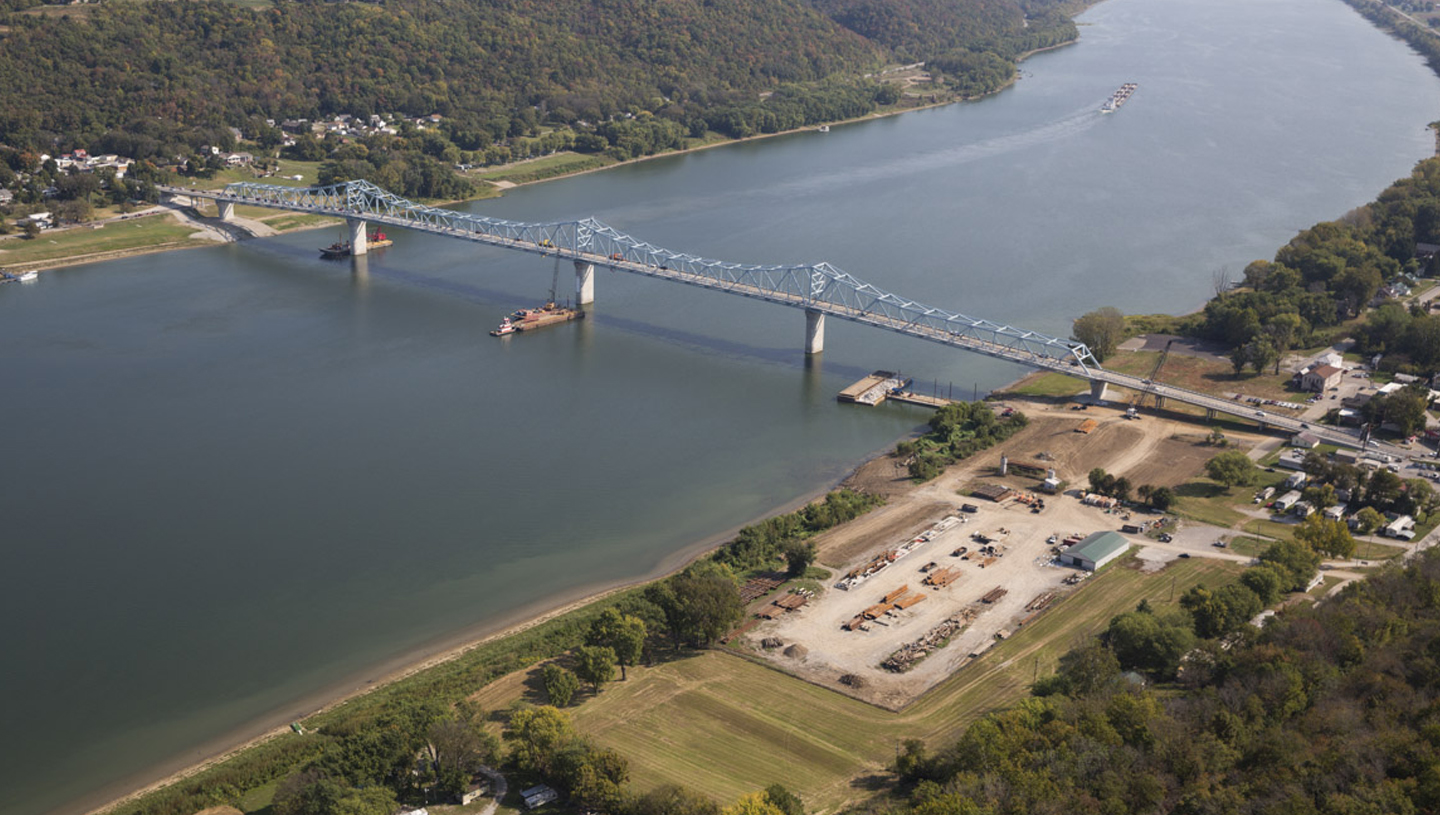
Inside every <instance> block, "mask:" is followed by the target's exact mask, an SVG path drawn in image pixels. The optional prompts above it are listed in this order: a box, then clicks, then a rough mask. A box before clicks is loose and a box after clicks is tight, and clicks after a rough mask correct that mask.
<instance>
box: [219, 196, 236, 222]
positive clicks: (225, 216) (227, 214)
mask: <svg viewBox="0 0 1440 815" xmlns="http://www.w3.org/2000/svg"><path fill="white" fill-rule="evenodd" d="M215 209H217V210H219V211H220V220H222V221H228V220H230V219H232V218H234V217H235V202H234V201H216V202H215Z"/></svg>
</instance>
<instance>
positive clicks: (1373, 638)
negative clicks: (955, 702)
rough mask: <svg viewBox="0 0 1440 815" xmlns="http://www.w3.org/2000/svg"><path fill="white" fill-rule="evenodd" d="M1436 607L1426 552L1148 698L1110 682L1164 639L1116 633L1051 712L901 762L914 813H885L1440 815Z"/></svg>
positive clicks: (1047, 701) (1195, 657) (1434, 577)
mask: <svg viewBox="0 0 1440 815" xmlns="http://www.w3.org/2000/svg"><path fill="white" fill-rule="evenodd" d="M1437 590H1440V556H1437V554H1436V553H1435V552H1434V551H1431V552H1429V553H1428V555H1427V556H1426V557H1423V558H1422V559H1420V560H1419V561H1418V562H1417V563H1415V564H1414V565H1412V566H1410V567H1409V568H1408V569H1406V570H1404V571H1401V570H1400V569H1398V568H1397V569H1392V570H1387V571H1385V572H1383V573H1381V574H1379V575H1376V576H1374V577H1371V578H1370V579H1369V580H1366V581H1364V582H1362V583H1356V584H1353V585H1352V586H1351V587H1350V588H1349V589H1347V590H1346V591H1345V592H1344V593H1343V594H1342V595H1341V596H1340V597H1339V598H1338V599H1337V600H1334V601H1331V602H1327V603H1324V604H1322V605H1320V606H1317V607H1315V608H1313V609H1301V608H1291V609H1290V610H1288V611H1287V612H1285V613H1284V614H1283V615H1281V617H1280V618H1278V619H1277V620H1275V621H1274V622H1272V623H1271V624H1270V625H1268V626H1266V627H1265V629H1264V631H1263V632H1261V631H1257V630H1255V629H1254V628H1251V627H1249V626H1242V628H1241V630H1240V631H1238V632H1237V633H1235V634H1233V635H1231V636H1230V637H1229V638H1228V639H1226V640H1225V644H1224V645H1223V646H1221V645H1219V644H1218V643H1217V642H1216V641H1211V642H1209V643H1207V644H1203V645H1201V646H1200V647H1199V648H1198V649H1197V650H1193V651H1189V652H1188V653H1186V651H1187V650H1188V648H1189V646H1188V645H1186V646H1182V648H1181V649H1180V653H1186V656H1185V657H1184V660H1183V663H1182V665H1181V671H1180V679H1179V680H1178V682H1177V683H1175V684H1174V685H1171V686H1170V687H1167V688H1165V689H1164V690H1160V691H1156V690H1151V689H1144V688H1141V687H1139V686H1137V685H1136V684H1135V683H1134V682H1132V681H1129V680H1128V679H1127V678H1126V677H1124V676H1122V675H1121V670H1122V669H1125V668H1131V667H1140V666H1139V665H1136V664H1135V663H1136V661H1137V660H1136V657H1135V656H1134V654H1135V653H1137V651H1136V649H1134V648H1133V647H1129V646H1133V645H1134V642H1133V641H1134V640H1136V632H1142V631H1149V632H1151V633H1150V635H1149V640H1150V641H1153V643H1154V644H1156V645H1161V646H1163V645H1164V644H1165V642H1166V640H1165V639H1164V637H1163V636H1156V632H1161V633H1162V634H1163V632H1164V630H1165V627H1166V625H1167V624H1168V623H1166V621H1164V620H1162V621H1161V622H1160V623H1159V624H1155V623H1152V624H1150V625H1149V627H1148V629H1142V628H1141V627H1138V626H1135V625H1133V624H1121V623H1119V622H1117V623H1112V624H1111V630H1110V632H1109V633H1108V634H1107V638H1106V641H1104V642H1092V643H1089V644H1086V645H1082V646H1079V647H1078V648H1077V649H1076V650H1074V651H1072V652H1071V653H1070V654H1069V655H1068V656H1067V657H1066V658H1065V659H1064V660H1062V668H1061V672H1060V674H1059V675H1058V676H1057V677H1056V678H1055V679H1053V680H1049V681H1044V682H1042V683H1041V685H1040V686H1039V688H1038V690H1040V691H1041V692H1047V691H1048V692H1050V695H1048V696H1044V697H1039V698H1034V699H1030V700H1027V701H1026V702H1024V703H1023V704H1021V705H1019V706H1017V707H1015V708H1014V709H1012V710H1008V711H1005V712H1003V713H997V714H994V715H992V716H989V717H987V718H986V719H983V720H981V721H979V722H977V723H976V724H974V725H973V726H971V727H970V728H969V730H968V731H967V732H966V734H965V735H964V737H962V738H961V739H960V740H959V741H958V742H957V743H955V744H953V745H948V746H946V747H944V748H943V749H941V750H939V751H938V752H936V753H933V754H931V753H927V752H926V751H925V750H924V748H923V747H922V746H921V745H919V744H918V743H915V744H912V745H910V746H909V748H908V749H907V751H906V752H905V754H904V755H902V756H901V759H900V761H899V767H900V770H901V771H902V773H903V775H904V776H905V778H906V779H907V780H908V782H909V784H910V801H909V806H908V807H905V808H903V809H902V810H900V812H898V813H897V812H895V811H894V810H889V813H890V815H992V814H993V815H999V813H1024V815H1045V813H1057V815H1058V814H1059V813H1065V815H1079V814H1081V813H1122V812H1124V813H1138V812H1154V813H1195V814H1196V815H1199V813H1236V815H1239V814H1240V813H1252V812H1253V813H1262V812H1268V813H1279V812H1284V813H1290V814H1291V815H1306V814H1307V813H1336V814H1337V815H1338V813H1389V814H1390V815H1404V813H1423V812H1436V811H1440V729H1437V724H1440V721H1437V718H1436V717H1437V712H1440V706H1437V702H1440V670H1437V666H1440V663H1437V660H1436V657H1437V650H1436V644H1437V642H1440V604H1437V602H1436V599H1437V597H1440V593H1437ZM1145 616H1149V612H1148V611H1146V610H1143V609H1142V610H1141V611H1139V612H1136V613H1135V614H1131V615H1122V617H1120V618H1117V621H1124V620H1125V619H1126V618H1133V617H1145ZM1142 639H1143V636H1142ZM1121 645H1126V646H1127V647H1124V648H1121V647H1118V646H1121Z"/></svg>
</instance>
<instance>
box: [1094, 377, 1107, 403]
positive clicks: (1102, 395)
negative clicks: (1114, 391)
mask: <svg viewBox="0 0 1440 815" xmlns="http://www.w3.org/2000/svg"><path fill="white" fill-rule="evenodd" d="M1090 398H1091V399H1094V400H1095V401H1097V402H1104V401H1105V400H1107V399H1109V398H1110V393H1109V392H1108V391H1106V390H1105V380H1103V379H1092V380H1090Z"/></svg>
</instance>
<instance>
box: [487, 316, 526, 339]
mask: <svg viewBox="0 0 1440 815" xmlns="http://www.w3.org/2000/svg"><path fill="white" fill-rule="evenodd" d="M518 330H519V329H517V328H515V324H514V323H512V322H510V318H509V317H506V318H505V319H503V320H501V321H500V326H499V327H498V328H496V329H495V330H494V331H491V332H490V336H492V337H503V336H505V335H506V334H514V333H515V332H516V331H518Z"/></svg>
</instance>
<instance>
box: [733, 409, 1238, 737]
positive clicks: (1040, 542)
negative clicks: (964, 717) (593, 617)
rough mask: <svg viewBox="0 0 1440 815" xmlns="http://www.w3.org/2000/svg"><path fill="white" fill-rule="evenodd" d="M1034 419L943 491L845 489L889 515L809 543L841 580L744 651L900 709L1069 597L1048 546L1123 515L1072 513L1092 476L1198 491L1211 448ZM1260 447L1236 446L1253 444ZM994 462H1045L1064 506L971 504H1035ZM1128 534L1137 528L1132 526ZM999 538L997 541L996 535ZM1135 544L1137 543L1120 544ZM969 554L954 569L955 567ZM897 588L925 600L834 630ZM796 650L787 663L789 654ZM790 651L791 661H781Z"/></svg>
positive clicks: (897, 475) (889, 471)
mask: <svg viewBox="0 0 1440 815" xmlns="http://www.w3.org/2000/svg"><path fill="white" fill-rule="evenodd" d="M1016 406H1017V407H1020V408H1022V409H1023V410H1024V411H1025V413H1026V415H1028V416H1029V417H1030V420H1031V421H1030V426H1029V427H1027V428H1026V429H1025V430H1024V431H1023V432H1021V433H1020V434H1018V435H1016V436H1015V437H1014V438H1012V439H1010V440H1009V441H1007V442H1006V443H1005V444H1004V445H1002V446H1001V448H999V449H992V450H989V451H985V452H983V453H981V454H979V455H977V456H975V457H974V458H972V459H971V460H969V461H965V462H961V463H960V464H957V465H956V466H954V467H952V468H951V469H950V470H949V471H947V472H946V473H945V474H944V475H942V476H941V477H940V478H937V479H935V480H934V481H932V482H930V483H928V484H925V485H922V486H919V487H915V486H913V485H909V484H908V481H907V479H905V477H904V470H903V468H902V467H901V466H900V463H899V462H897V461H896V460H895V459H893V458H888V457H886V458H881V459H877V460H875V461H872V462H870V463H869V464H867V465H866V466H865V467H863V468H862V469H861V470H860V471H858V472H857V473H856V474H855V476H854V477H852V478H851V479H850V481H849V482H847V485H848V486H851V487H854V488H859V489H866V490H870V491H873V492H879V493H882V494H885V495H886V496H887V497H888V498H889V499H890V502H889V503H888V504H887V505H886V506H884V507H881V508H880V509H878V510H876V511H874V512H872V513H870V514H869V515H866V516H865V517H863V518H860V519H858V520H856V521H853V522H851V523H849V524H846V525H844V526H841V527H839V528H837V529H835V530H832V531H831V532H828V533H826V534H824V535H822V536H820V537H819V538H817V540H816V543H817V545H818V546H819V548H820V561H821V562H822V563H824V564H825V565H827V566H829V567H831V568H833V569H837V570H838V571H837V573H836V574H835V576H834V577H833V578H832V579H831V580H830V581H828V582H827V585H826V586H825V587H824V590H823V591H822V592H820V593H819V594H818V595H817V597H816V598H815V599H814V600H812V601H811V602H810V603H809V604H808V605H807V606H806V607H804V608H802V609H800V610H799V611H794V612H789V613H787V614H785V615H783V616H782V617H780V618H779V619H776V620H774V621H769V622H763V623H761V624H759V625H757V626H754V627H752V628H750V629H749V631H748V632H747V635H746V641H747V643H748V645H749V646H750V647H753V648H754V649H755V651H756V652H757V653H760V654H762V655H763V657H764V658H765V659H767V660H769V661H770V662H772V663H773V664H774V665H775V666H776V667H778V668H780V669H782V670H784V671H787V672H789V673H793V674H796V675H797V676H800V677H802V678H805V679H808V680H810V681H814V682H817V683H819V684H822V685H825V686H828V687H833V688H838V689H840V690H841V691H843V692H845V693H848V694H850V695H852V696H855V697H857V698H860V699H863V700H865V701H868V702H871V703H875V704H879V705H883V706H885V707H889V708H898V707H901V706H904V705H905V704H907V703H909V702H911V701H913V700H914V699H915V698H916V697H918V696H919V695H920V694H921V693H923V692H924V691H925V690H927V689H929V688H930V687H932V686H934V685H935V684H936V683H937V682H939V681H941V680H942V679H944V678H946V677H947V676H950V675H951V674H952V673H954V672H955V671H956V670H957V669H959V668H960V667H962V666H963V665H965V664H966V663H967V662H969V661H970V660H971V659H972V654H979V653H981V652H983V651H984V650H985V649H986V648H988V647H990V646H991V645H992V644H993V643H994V642H995V639H996V636H997V634H1000V633H1002V632H1006V633H1013V632H1014V631H1015V630H1016V629H1017V628H1018V627H1019V626H1020V625H1021V624H1022V621H1024V620H1025V619H1026V618H1027V617H1030V616H1031V614H1032V611H1031V610H1030V609H1029V608H1027V606H1029V605H1030V604H1031V603H1032V601H1034V600H1035V599H1036V598H1037V597H1040V596H1042V595H1045V594H1048V593H1054V594H1055V595H1056V596H1055V599H1054V600H1052V601H1051V602H1050V604H1049V605H1048V606H1047V607H1046V609H1045V610H1044V611H1043V612H1042V613H1051V612H1052V611H1053V609H1055V608H1056V606H1058V605H1060V604H1061V603H1062V602H1063V600H1064V598H1065V596H1066V595H1067V594H1069V593H1070V592H1072V591H1073V590H1074V587H1072V586H1068V585H1066V584H1065V583H1064V580H1065V578H1066V577H1068V576H1070V575H1073V574H1076V570H1074V569H1072V568H1069V567H1061V566H1058V565H1056V564H1055V563H1054V551H1052V550H1055V549H1058V547H1052V546H1050V545H1048V544H1047V542H1046V541H1047V538H1049V537H1050V536H1051V535H1056V534H1058V535H1059V537H1061V538H1062V539H1063V538H1064V537H1065V536H1067V535H1070V534H1080V535H1088V534H1090V533H1091V532H1097V531H1102V530H1116V531H1118V530H1119V528H1120V526H1121V524H1122V523H1123V519H1122V518H1121V517H1120V516H1119V515H1115V514H1108V513H1106V512H1104V511H1102V510H1099V509H1095V508H1093V507H1088V506H1085V505H1083V504H1081V503H1080V501H1079V500H1078V494H1079V493H1078V491H1077V490H1076V488H1077V487H1081V486H1083V485H1084V483H1085V481H1086V475H1087V474H1088V473H1089V471H1090V470H1091V468H1094V467H1103V468H1105V469H1106V470H1107V471H1109V472H1111V473H1115V474H1117V475H1124V476H1127V477H1129V478H1130V480H1131V481H1132V483H1134V484H1137V485H1139V484H1146V483H1148V484H1156V485H1162V484H1163V485H1174V484H1178V483H1181V482H1183V481H1186V480H1188V479H1190V478H1192V477H1194V476H1195V475H1196V474H1197V473H1198V472H1199V471H1200V469H1201V467H1202V466H1203V464H1204V462H1205V461H1206V460H1207V459H1208V458H1210V457H1211V456H1212V455H1214V453H1215V448H1213V447H1208V446H1205V445H1202V444H1200V442H1201V441H1202V440H1203V438H1204V430H1203V429H1201V428H1200V427H1198V426H1196V425H1194V424H1189V423H1184V422H1178V421H1174V420H1170V419H1166V418H1158V417H1155V416H1147V417H1145V418H1143V419H1140V420H1138V421H1132V420H1127V419H1125V418H1123V415H1122V411H1121V410H1119V409H1117V408H1103V407H1092V408H1090V409H1088V410H1084V411H1077V410H1070V409H1069V406H1068V405H1064V404H1048V403H1029V404H1020V403H1016ZM1085 419H1095V420H1097V421H1098V422H1099V427H1098V428H1096V429H1095V430H1094V431H1093V432H1091V433H1090V434H1088V435H1085V434H1080V433H1077V432H1076V431H1075V428H1077V427H1078V426H1079V425H1080V424H1081V422H1083V421H1084V420H1085ZM1258 438H1259V437H1255V438H1249V439H1244V438H1241V439H1237V438H1236V437H1235V434H1232V435H1231V440H1232V441H1237V442H1242V443H1246V444H1248V443H1251V442H1253V441H1256V440H1258ZM1001 452H1005V453H1007V454H1008V455H1009V456H1010V458H1011V459H1012V460H1030V461H1033V460H1035V459H1036V458H1037V457H1038V456H1039V454H1041V453H1044V454H1045V455H1046V456H1047V457H1048V460H1047V462H1046V463H1047V464H1048V465H1049V466H1051V467H1053V469H1055V470H1056V473H1057V475H1058V476H1059V477H1060V478H1061V479H1064V480H1068V481H1069V482H1071V488H1070V490H1069V493H1070V494H1068V495H1064V496H1052V497H1048V498H1047V499H1046V508H1045V510H1044V511H1042V512H1039V513H1034V512H1031V510H1030V507H1029V506H1026V505H1024V504H1020V503H1018V502H1015V501H1009V502H1006V503H1004V504H996V503H992V502H990V501H986V500H983V499H978V498H972V497H968V496H969V492H970V490H972V489H974V488H975V487H976V486H978V485H980V484H985V483H1005V484H1007V485H1009V486H1012V487H1017V488H1020V489H1025V490H1030V491H1033V490H1034V488H1035V486H1036V484H1037V482H1036V481H1035V480H1034V479H1030V478H1025V477H1017V476H1016V475H1014V474H1013V473H1012V474H1011V475H1010V476H1008V477H1006V478H1003V479H1002V478H1000V477H999V476H998V467H997V465H998V463H999V458H1000V454H1001ZM961 503H971V504H975V505H976V506H978V507H979V511H978V512H976V513H973V514H967V513H961V512H959V506H960V504H961ZM949 516H954V517H959V518H965V521H964V522H960V523H956V524H955V525H954V526H953V527H951V528H949V529H946V530H945V531H943V532H940V533H938V534H936V535H935V536H934V538H933V539H932V540H930V541H929V542H927V543H922V544H919V545H918V546H917V547H915V548H914V549H913V550H912V551H911V552H909V553H908V554H906V555H904V556H902V557H901V558H900V559H898V560H896V561H895V562H893V563H892V564H890V565H889V566H888V567H886V568H884V569H883V570H881V571H880V572H878V573H877V574H875V575H874V576H872V577H870V578H869V579H867V580H866V581H864V582H862V583H860V584H859V585H857V586H854V587H853V588H851V589H849V590H841V589H839V588H837V587H836V584H837V582H838V580H839V578H841V577H843V576H844V575H845V574H846V573H847V572H849V571H850V570H851V569H854V568H856V567H860V566H863V565H865V564H867V563H869V562H870V561H871V560H872V559H873V558H875V557H876V556H878V555H880V554H881V553H882V552H884V551H886V550H888V549H892V548H895V547H897V546H899V545H901V544H904V543H906V542H908V541H911V540H913V539H915V538H916V537H917V536H919V535H920V534H921V533H923V532H925V531H926V530H928V529H930V528H932V526H933V525H935V524H936V523H937V522H941V521H942V519H944V518H946V517H949ZM1136 520H1141V518H1137V519H1136ZM1001 530H1004V531H1003V532H1002V531H1001ZM976 532H981V533H984V534H986V535H987V536H989V537H991V538H993V539H995V541H996V542H997V544H998V545H999V546H1000V547H1003V551H1002V553H1001V554H1000V556H999V557H996V558H995V559H994V560H993V561H991V562H990V563H989V565H987V566H983V567H982V566H981V565H980V563H981V562H982V559H983V558H982V557H981V556H979V552H978V550H979V548H980V546H981V545H982V544H981V543H979V542H977V541H975V540H972V535H973V534H974V533H976ZM1130 537H1131V540H1132V541H1133V542H1134V543H1136V544H1137V545H1138V544H1141V543H1143V542H1145V539H1144V538H1142V537H1140V536H1130ZM960 547H966V548H967V552H965V553H964V555H960V554H956V553H957V552H958V550H959V549H960ZM1171 557H1173V555H1171V554H1166V555H1161V556H1158V557H1153V558H1149V560H1150V561H1151V562H1148V563H1146V564H1145V566H1146V568H1147V569H1151V570H1153V569H1158V568H1163V567H1164V565H1165V563H1166V562H1167V561H1169V560H1170V559H1171ZM931 563H934V564H936V565H935V567H934V568H933V569H931V570H930V571H937V570H940V569H945V568H952V567H953V568H959V570H960V572H961V575H960V577H959V579H958V580H956V581H955V582H953V583H951V584H950V585H949V586H947V587H945V588H938V589H937V588H932V587H929V586H925V585H922V580H924V578H925V577H926V576H927V573H928V572H922V567H926V566H927V565H929V564H931ZM902 587H905V588H908V589H909V592H910V593H911V594H915V593H920V594H923V595H924V597H925V599H924V600H923V601H920V602H919V603H918V604H916V605H913V606H911V607H910V608H908V609H905V610H899V609H896V610H893V611H891V612H889V613H887V614H886V615H884V616H882V617H880V618H879V619H877V620H873V621H870V622H869V623H867V624H866V629H867V630H854V631H847V630H844V628H843V626H844V625H845V623H847V622H848V621H850V620H852V619H853V618H855V617H856V615H859V614H860V613H861V612H862V611H863V610H864V609H866V608H869V607H870V606H873V605H875V604H877V603H880V602H881V601H882V599H883V598H884V597H885V596H886V595H888V594H890V593H892V592H895V591H897V590H899V589H901V588H902ZM995 588H1003V589H1005V590H1006V593H1005V594H1004V596H1003V597H1001V598H999V599H998V600H996V601H995V602H993V603H984V602H982V601H981V597H982V596H984V595H985V594H987V593H989V592H991V591H992V590H993V589H995ZM967 609H969V610H971V611H972V612H973V613H974V619H973V620H972V621H970V622H968V623H967V624H966V625H964V627H962V628H961V629H960V630H959V631H958V633H956V634H954V635H953V636H952V637H951V639H950V642H949V644H948V645H947V646H945V647H943V648H940V649H939V650H934V651H932V652H931V653H930V654H929V655H928V656H927V657H925V658H924V659H923V660H921V661H920V662H918V663H916V664H914V665H913V666H912V667H911V668H910V669H909V670H908V671H906V672H904V673H895V672H891V671H887V670H885V669H883V668H881V667H880V665H881V663H882V662H884V661H885V660H886V659H887V658H888V657H889V656H890V655H891V654H892V653H894V652H895V651H897V650H898V649H900V648H901V647H902V646H904V645H906V644H909V643H912V642H914V641H916V640H918V639H920V638H921V637H923V636H925V635H926V634H927V633H929V632H930V631H932V629H934V628H936V627H937V626H939V625H940V624H941V623H943V622H945V621H946V620H947V619H950V618H952V617H955V616H956V615H961V614H962V613H964V612H965V611H966V610H967ZM766 639H770V640H772V645H773V640H779V641H780V643H781V645H780V646H779V647H771V648H764V647H763V646H762V641H763V640H766ZM792 645H799V646H800V648H798V649H792V648H791V647H790V646H792ZM787 651H788V653H787ZM846 675H852V676H854V677H858V678H859V683H858V686H856V685H846V684H843V683H841V681H840V679H841V677H842V676H846Z"/></svg>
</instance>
